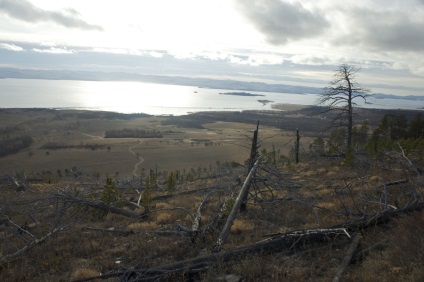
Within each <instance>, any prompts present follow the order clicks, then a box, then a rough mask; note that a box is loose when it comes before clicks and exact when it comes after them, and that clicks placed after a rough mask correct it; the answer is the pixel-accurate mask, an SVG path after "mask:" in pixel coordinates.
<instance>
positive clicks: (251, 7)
mask: <svg viewBox="0 0 424 282" xmlns="http://www.w3.org/2000/svg"><path fill="white" fill-rule="evenodd" d="M237 6H238V7H239V8H240V10H241V12H242V14H243V15H244V16H246V17H247V18H248V19H249V21H250V22H251V23H252V24H253V25H254V26H255V27H256V28H257V29H258V30H259V31H260V32H262V33H263V34H264V35H265V37H266V39H267V41H268V42H270V43H271V44H275V45H280V44H286V43H288V42H289V41H293V40H300V39H304V38H311V37H315V36H318V35H320V34H322V33H323V32H325V31H326V29H327V27H329V23H328V22H327V20H326V19H325V17H323V16H322V15H321V14H319V13H316V12H315V11H311V10H308V9H306V8H305V7H304V6H302V4H300V3H293V4H292V3H286V2H282V1H280V0H253V1H245V0H237Z"/></svg>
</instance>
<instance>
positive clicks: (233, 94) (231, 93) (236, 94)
mask: <svg viewBox="0 0 424 282" xmlns="http://www.w3.org/2000/svg"><path fill="white" fill-rule="evenodd" d="M219 95H232V96H247V97H256V96H262V97H264V96H265V95H263V94H252V93H248V92H225V93H219Z"/></svg>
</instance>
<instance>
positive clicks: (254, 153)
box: [240, 121, 259, 212]
mask: <svg viewBox="0 0 424 282" xmlns="http://www.w3.org/2000/svg"><path fill="white" fill-rule="evenodd" d="M258 133H259V121H258V124H257V126H256V130H255V131H254V132H253V139H252V148H251V149H250V157H249V166H248V168H247V169H248V171H249V172H250V171H251V170H252V168H253V166H254V164H255V162H256V159H257V157H258V148H259V147H258ZM247 195H248V193H246V194H245V195H244V196H243V198H242V201H241V205H240V211H241V212H244V211H246V208H247V203H246V202H247Z"/></svg>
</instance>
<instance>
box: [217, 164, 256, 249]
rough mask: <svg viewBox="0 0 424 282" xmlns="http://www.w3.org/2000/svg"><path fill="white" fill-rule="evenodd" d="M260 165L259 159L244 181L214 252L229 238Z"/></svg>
mask: <svg viewBox="0 0 424 282" xmlns="http://www.w3.org/2000/svg"><path fill="white" fill-rule="evenodd" d="M258 166H259V159H258V160H257V161H256V162H255V164H254V165H253V167H252V169H251V170H250V172H249V174H248V176H247V177H246V180H245V181H244V184H243V187H242V188H241V190H240V193H239V194H238V196H237V198H236V200H235V202H234V205H233V208H232V210H231V212H230V215H229V216H228V219H227V221H226V223H225V226H224V228H223V229H222V231H221V233H220V234H219V237H218V241H217V243H216V245H215V246H214V247H213V251H214V252H219V251H220V249H221V247H222V245H223V244H224V243H225V240H226V239H227V237H228V234H229V233H230V229H231V226H232V225H233V223H234V220H235V218H236V215H237V212H238V210H239V209H240V206H241V204H242V202H243V200H244V199H245V197H246V195H247V193H248V191H249V187H250V182H251V179H252V177H253V175H254V174H255V171H256V169H257V168H258Z"/></svg>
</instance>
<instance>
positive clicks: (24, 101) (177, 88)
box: [0, 78, 424, 115]
mask: <svg viewBox="0 0 424 282" xmlns="http://www.w3.org/2000/svg"><path fill="white" fill-rule="evenodd" d="M228 92H241V91H235V90H228V89H209V88H199V87H195V86H181V85H168V84H154V83H143V82H126V81H125V82H123V81H78V80H43V79H9V78H7V79H0V108H71V109H87V110H103V111H113V112H120V113H146V114H151V115H168V114H169V115H184V114H187V113H190V112H199V111H242V110H271V109H272V105H273V104H278V103H281V104H297V105H313V104H314V102H315V100H316V98H317V95H316V94H290V93H274V92H256V91H243V92H248V93H251V94H258V95H263V96H235V95H221V94H220V93H228ZM258 100H268V101H272V102H269V103H262V102H260V101H258ZM373 102H374V104H373V105H363V104H362V105H360V106H363V107H367V108H380V109H391V108H402V109H417V108H422V107H423V106H424V105H423V103H422V102H417V101H411V100H401V99H374V101H373ZM417 103H418V104H417Z"/></svg>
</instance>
